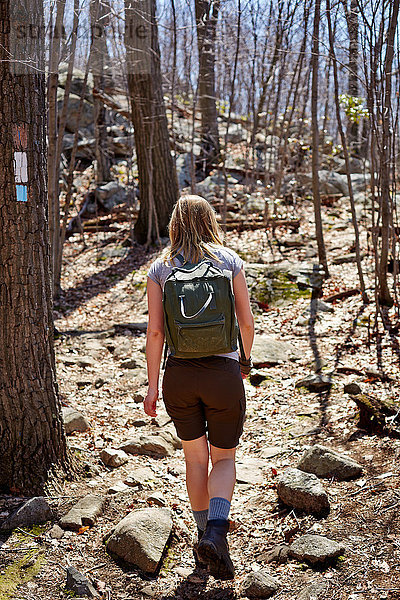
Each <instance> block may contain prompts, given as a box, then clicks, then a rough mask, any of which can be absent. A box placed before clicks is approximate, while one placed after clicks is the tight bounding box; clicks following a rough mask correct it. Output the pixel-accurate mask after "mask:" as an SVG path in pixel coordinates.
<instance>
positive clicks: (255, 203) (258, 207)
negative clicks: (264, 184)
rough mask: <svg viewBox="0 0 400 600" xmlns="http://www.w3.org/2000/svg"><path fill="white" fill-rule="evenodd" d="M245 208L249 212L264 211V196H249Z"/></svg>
mask: <svg viewBox="0 0 400 600" xmlns="http://www.w3.org/2000/svg"><path fill="white" fill-rule="evenodd" d="M245 208H246V210H247V212H248V213H264V210H265V200H264V198H249V199H248V200H247V201H246V205H245Z"/></svg>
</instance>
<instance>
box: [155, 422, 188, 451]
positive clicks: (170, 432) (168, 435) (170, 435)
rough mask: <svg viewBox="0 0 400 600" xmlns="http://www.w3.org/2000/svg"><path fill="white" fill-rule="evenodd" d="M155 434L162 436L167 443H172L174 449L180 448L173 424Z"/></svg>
mask: <svg viewBox="0 0 400 600" xmlns="http://www.w3.org/2000/svg"><path fill="white" fill-rule="evenodd" d="M157 435H158V436H160V437H162V438H163V439H164V440H165V441H166V442H168V443H169V444H172V446H173V447H174V449H175V450H182V441H181V440H180V439H179V438H178V436H177V435H176V433H175V428H174V426H173V425H172V426H169V427H165V428H164V429H162V430H161V431H160V432H157Z"/></svg>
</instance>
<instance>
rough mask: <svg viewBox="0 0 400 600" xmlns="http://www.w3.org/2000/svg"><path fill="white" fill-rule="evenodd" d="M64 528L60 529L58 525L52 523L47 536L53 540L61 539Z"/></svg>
mask: <svg viewBox="0 0 400 600" xmlns="http://www.w3.org/2000/svg"><path fill="white" fill-rule="evenodd" d="M64 533H65V531H64V529H61V527H60V526H59V525H53V527H52V528H51V529H50V531H49V536H50V537H51V538H52V539H53V540H61V538H63V537H64Z"/></svg>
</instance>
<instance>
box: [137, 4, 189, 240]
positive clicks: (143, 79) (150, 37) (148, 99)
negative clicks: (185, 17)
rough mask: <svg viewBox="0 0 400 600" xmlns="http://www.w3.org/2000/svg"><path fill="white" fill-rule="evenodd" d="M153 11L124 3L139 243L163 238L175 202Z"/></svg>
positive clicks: (152, 7)
mask: <svg viewBox="0 0 400 600" xmlns="http://www.w3.org/2000/svg"><path fill="white" fill-rule="evenodd" d="M155 13H156V3H155V0H141V1H140V2H133V1H132V0H125V20H126V26H125V45H126V49H127V69H128V87H129V94H130V99H131V105H132V122H133V126H134V130H135V145H136V155H137V162H138V171H139V199H140V211H139V216H138V220H137V222H136V225H135V229H134V235H135V238H136V239H137V241H138V242H139V243H141V244H145V243H148V242H149V239H150V241H151V242H155V241H156V240H157V239H158V237H160V236H161V237H162V236H166V235H168V227H167V226H168V222H169V218H170V215H171V212H172V207H173V205H174V203H175V202H176V200H177V198H178V180H177V177H176V171H175V168H174V163H173V160H172V156H171V151H170V146H169V135H168V127H167V117H166V114H165V106H164V99H163V92H162V80H161V70H160V51H159V45H158V32H157V22H156V17H155ZM150 223H151V228H150V235H149V224H150Z"/></svg>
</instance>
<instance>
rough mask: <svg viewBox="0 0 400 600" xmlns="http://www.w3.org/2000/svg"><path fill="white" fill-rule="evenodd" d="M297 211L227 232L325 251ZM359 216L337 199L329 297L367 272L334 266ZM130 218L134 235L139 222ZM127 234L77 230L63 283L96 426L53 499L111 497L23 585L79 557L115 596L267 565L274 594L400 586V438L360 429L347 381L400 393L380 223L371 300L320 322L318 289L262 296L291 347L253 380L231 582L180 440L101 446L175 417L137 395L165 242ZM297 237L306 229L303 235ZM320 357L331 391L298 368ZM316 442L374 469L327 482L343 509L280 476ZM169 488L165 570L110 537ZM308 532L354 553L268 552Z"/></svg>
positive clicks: (54, 577) (71, 389) (48, 549)
mask: <svg viewBox="0 0 400 600" xmlns="http://www.w3.org/2000/svg"><path fill="white" fill-rule="evenodd" d="M290 210H291V211H292V214H293V215H296V216H300V217H301V226H300V230H299V232H297V233H290V232H288V231H287V230H285V229H284V228H280V229H277V230H276V231H275V233H274V235H272V233H271V232H269V233H268V235H267V234H266V232H265V230H263V229H259V230H257V231H245V232H242V233H236V232H231V233H228V235H227V238H226V244H227V245H228V246H229V247H231V248H233V249H234V250H236V251H238V252H239V253H240V255H241V256H242V257H243V258H245V259H246V263H247V264H249V263H251V264H254V263H256V264H260V263H262V264H264V265H269V264H274V265H279V264H282V265H284V264H287V263H288V262H289V263H292V264H298V263H308V264H310V263H313V262H318V261H317V258H316V252H315V248H316V242H315V238H314V237H313V225H312V223H313V219H312V204H311V202H307V201H304V202H303V203H301V204H300V203H299V204H298V205H297V206H295V207H292V208H291V209H290ZM289 212H290V211H289ZM349 215H350V212H349V207H348V205H347V203H346V200H345V199H342V200H340V201H338V203H337V204H335V205H334V206H333V207H324V208H323V218H324V222H325V224H326V246H327V253H328V260H329V263H330V272H331V278H330V279H329V280H327V281H326V283H325V284H324V290H323V298H327V297H329V296H331V295H332V294H335V293H338V292H342V291H345V290H349V289H352V288H355V287H357V286H358V280H357V270H356V265H355V263H354V262H352V263H344V264H338V265H334V264H332V263H333V259H335V258H337V257H340V256H342V255H346V254H348V253H349V252H352V244H353V231H352V226H351V222H350V219H349ZM119 226H120V228H121V235H120V236H119V238H120V239H123V238H124V235H123V231H124V230H125V229H126V228H127V224H124V223H121V224H120V225H119ZM126 231H128V230H127V229H126ZM113 235H114V237H115V234H110V233H103V232H99V233H97V234H96V233H92V234H86V236H85V239H86V244H87V246H86V248H84V247H83V245H82V241H81V238H80V236H79V235H78V234H76V235H74V236H73V237H72V238H71V239H70V240H69V241H68V242H67V246H66V252H65V264H64V276H63V290H64V292H63V296H62V298H61V300H60V301H59V303H58V305H57V306H56V312H55V317H56V327H57V329H58V331H59V333H60V337H59V338H58V339H57V341H56V356H57V374H58V381H59V387H60V393H61V399H62V403H63V405H64V406H71V407H73V408H76V409H78V410H79V411H80V412H82V413H83V414H84V415H85V416H86V417H87V419H88V420H89V422H90V426H91V427H90V430H89V431H87V432H85V433H74V434H72V435H70V436H69V445H70V446H71V448H72V449H73V452H74V453H75V455H76V456H77V457H78V458H79V461H80V462H81V463H82V464H85V465H86V477H84V476H83V475H81V476H79V477H78V479H76V480H75V481H73V482H65V483H64V485H63V486H61V487H59V488H57V489H55V490H54V492H53V494H54V496H53V499H52V504H53V506H54V509H55V510H57V512H58V514H59V515H60V516H61V515H63V514H65V513H66V512H67V510H68V508H70V507H71V506H72V505H73V504H74V502H76V501H77V500H78V499H79V498H81V497H82V496H84V495H85V494H88V493H95V494H100V495H102V496H104V497H106V505H105V509H104V512H103V515H102V516H101V517H99V519H98V521H97V522H96V524H95V525H94V526H93V527H91V528H89V529H86V530H84V531H82V532H80V533H76V532H66V533H65V535H64V537H63V538H62V539H60V540H52V541H51V543H50V542H49V543H45V544H43V543H42V545H41V548H42V549H43V552H44V560H43V563H42V566H41V569H40V572H39V574H38V575H36V576H35V577H33V578H32V579H30V581H26V582H25V583H23V585H22V586H20V587H19V588H18V591H16V592H15V595H13V596H12V598H14V599H17V598H18V599H24V600H28V599H34V598H39V597H40V598H42V599H48V600H50V599H51V600H58V599H61V598H65V597H67V596H66V592H65V588H64V585H65V568H66V567H67V566H69V565H74V566H75V567H76V568H77V569H78V570H80V571H81V572H84V573H89V574H90V576H91V577H92V578H93V579H95V580H97V581H100V582H103V583H100V584H99V589H102V590H103V597H104V598H113V599H115V600H127V599H128V598H131V599H132V600H133V599H135V600H139V599H140V598H159V599H163V600H167V599H168V600H173V599H181V598H182V599H183V598H184V599H194V598H201V599H203V598H205V599H210V600H211V599H215V600H216V599H225V598H226V599H228V598H229V599H230V598H237V597H239V596H240V585H241V582H242V581H243V580H244V578H245V577H246V575H247V574H248V573H250V572H251V571H257V570H258V569H260V568H261V567H262V568H264V567H265V568H267V569H268V572H269V573H270V575H272V576H274V577H276V578H277V580H278V581H279V585H280V587H279V590H278V591H277V592H276V593H275V595H274V598H282V599H288V600H289V599H290V600H291V599H293V600H294V599H296V598H300V594H301V593H302V592H303V591H304V589H305V588H306V587H307V586H308V585H310V584H311V583H322V584H324V586H325V588H324V589H325V591H324V593H323V596H317V597H325V598H329V599H332V600H334V599H335V600H336V599H337V600H372V599H386V598H388V599H395V598H400V583H399V581H400V518H399V507H400V492H399V489H398V488H399V475H400V471H399V459H400V440H398V439H394V438H390V437H385V436H378V435H376V434H373V433H367V432H365V431H363V430H360V429H359V428H358V427H357V422H358V409H357V407H356V405H355V403H354V400H353V399H352V398H351V397H350V396H349V395H348V394H346V393H345V392H344V386H345V384H348V383H352V382H354V383H357V384H358V385H359V386H360V388H361V390H362V391H363V393H366V394H370V395H371V396H374V397H378V398H387V399H393V400H395V401H397V398H398V395H399V387H400V386H399V382H400V379H399V361H400V356H399V354H398V353H397V346H396V340H395V336H393V333H389V332H386V333H385V332H384V331H383V327H382V325H380V329H379V335H378V336H377V335H375V334H374V331H373V324H374V315H375V305H374V292H373V275H374V270H373V269H374V268H373V257H372V254H371V252H370V248H369V246H368V244H369V242H368V239H367V234H366V229H363V230H362V234H361V239H362V246H363V248H362V250H363V254H364V260H363V263H362V264H363V269H364V273H365V276H366V279H367V286H368V294H369V297H370V299H371V303H370V304H369V305H363V303H362V301H361V296H360V294H357V295H354V296H351V297H348V298H344V299H341V300H337V301H336V302H331V303H330V306H331V307H332V309H333V310H332V312H322V313H318V318H317V320H316V323H315V328H314V327H310V320H309V314H308V313H307V309H308V308H309V306H310V297H309V294H306V295H304V294H302V295H300V294H299V295H298V297H292V298H286V299H278V301H277V303H276V304H272V303H269V302H267V301H266V302H260V301H259V303H258V304H257V303H255V302H253V306H254V311H255V318H256V335H258V336H259V335H263V334H267V335H269V336H272V337H274V338H275V339H276V340H280V341H283V342H286V343H287V344H289V345H290V346H291V347H292V350H293V351H292V353H291V356H290V358H289V359H288V360H286V361H285V362H281V363H278V364H275V365H272V366H265V367H263V368H260V369H259V370H258V373H259V378H258V379H257V378H254V379H253V381H254V383H257V384H258V385H253V384H252V383H250V382H249V381H247V382H246V384H245V385H246V391H247V420H246V423H245V430H244V434H243V438H242V441H241V444H240V446H239V448H238V463H239V466H238V484H237V487H236V490H235V494H234V499H233V504H232V513H231V518H232V519H233V520H234V521H235V524H236V530H235V531H234V532H232V533H231V534H230V537H229V539H230V547H231V554H232V559H233V562H234V564H235V567H236V578H235V580H234V581H233V582H225V583H222V582H219V581H216V580H214V579H213V578H212V577H207V576H206V575H205V573H204V572H203V571H199V570H197V571H195V569H194V560H193V555H192V550H191V548H192V543H193V540H194V533H195V527H194V523H193V521H192V516H191V511H190V505H189V502H188V499H187V495H186V490H185V480H184V461H183V454H182V450H176V452H175V453H174V455H173V456H172V457H167V458H153V457H150V456H137V455H131V456H130V460H129V461H128V462H127V463H125V464H124V465H122V466H121V467H118V468H115V469H111V468H108V467H105V466H104V464H103V463H102V462H101V460H100V458H99V453H100V451H101V450H102V449H103V448H105V447H113V448H118V447H119V446H120V445H121V443H122V442H123V441H124V439H126V435H127V432H128V431H129V430H132V428H134V427H135V428H136V429H137V430H138V431H139V430H140V433H149V432H153V431H157V430H159V429H160V427H163V426H164V424H165V423H166V422H167V421H168V418H167V415H166V413H165V412H164V410H163V407H162V401H160V406H159V415H158V417H157V419H156V420H151V419H150V418H149V417H147V416H146V415H145V414H144V412H143V409H142V404H141V403H140V402H137V401H135V400H138V399H139V400H140V391H141V390H143V386H144V384H145V383H146V372H145V355H144V344H145V333H144V328H143V327H140V325H137V324H143V323H145V321H146V298H145V292H146V290H145V284H146V270H147V268H148V267H149V265H150V263H151V262H152V260H154V259H155V258H156V256H157V255H158V254H159V250H155V249H153V250H151V252H148V253H146V252H145V251H144V250H143V249H142V248H140V247H136V246H134V247H129V246H125V245H123V244H121V243H118V242H111V243H107V242H108V239H109V238H112V236H113ZM288 240H296V241H297V243H296V244H294V245H293V246H294V247H292V245H291V244H287V243H286V242H287V241H288ZM250 271H251V266H250V267H249V272H250ZM395 313H396V309H395V308H393V309H391V310H390V311H389V312H388V316H389V318H390V319H391V320H392V322H393V324H395V322H396V314H395ZM132 324H136V325H132ZM71 357H72V360H71ZM79 357H80V358H81V359H82V357H83V361H82V360H81V361H79ZM127 359H134V363H132V361H131V367H132V366H133V364H135V366H134V368H128V367H127V365H128V363H127ZM316 359H317V360H320V361H321V363H322V373H324V374H326V375H330V376H331V377H332V382H333V385H332V387H331V389H330V391H326V392H322V393H311V392H309V391H307V390H306V389H305V388H303V387H301V388H296V387H295V384H296V382H298V381H299V380H301V379H303V378H304V377H306V376H307V375H309V374H311V373H313V372H314V367H315V362H316ZM124 361H125V362H124ZM83 364H85V365H86V366H82V365H83ZM315 443H320V444H323V445H325V446H328V447H330V448H332V449H335V450H337V451H338V452H341V453H344V454H346V455H348V456H351V457H352V458H354V459H355V460H357V461H358V462H359V463H361V464H362V465H363V467H364V473H363V475H362V477H361V478H359V479H356V480H353V481H343V482H338V481H335V480H323V485H324V487H325V489H326V491H327V493H328V495H329V499H330V504H331V510H330V513H329V515H328V516H327V517H326V518H319V519H317V518H316V517H314V516H310V515H305V514H303V513H301V512H300V511H297V510H291V509H290V508H286V507H284V506H283V505H281V504H280V503H279V502H278V498H277V492H276V480H277V477H279V475H280V474H281V473H282V472H283V471H284V469H285V468H286V467H288V466H294V467H295V466H296V465H297V463H298V461H299V459H300V457H301V456H302V454H303V452H304V450H305V449H306V448H308V447H309V446H311V445H312V444H315ZM144 466H146V467H149V468H150V469H151V470H152V471H153V473H154V480H153V481H152V482H150V483H148V484H146V485H144V486H143V487H142V488H138V487H135V488H133V487H127V486H126V485H125V486H124V485H123V484H122V485H121V483H122V482H123V481H124V480H126V478H127V477H128V476H129V474H131V473H133V472H135V469H138V468H139V467H144ZM118 490H120V491H118ZM155 491H157V492H160V493H161V495H162V497H163V501H164V503H165V506H166V507H168V508H170V510H171V511H172V514H173V521H174V535H173V538H172V541H171V543H170V547H169V549H168V553H167V557H166V559H165V560H164V563H163V566H162V567H161V570H160V573H159V574H158V575H157V576H156V577H154V578H152V577H147V576H145V575H143V574H141V573H140V572H139V571H137V570H136V569H134V568H130V567H127V566H126V565H122V564H118V563H117V562H116V561H115V560H113V559H112V558H111V557H110V556H109V555H108V554H107V553H106V551H105V545H104V543H103V537H104V536H105V535H106V534H107V532H108V531H109V530H110V529H111V527H112V526H113V525H115V524H116V523H117V522H118V521H119V520H120V519H121V518H122V517H123V516H125V515H126V514H127V513H128V512H129V511H130V510H132V509H134V508H139V507H146V506H149V505H151V503H152V501H151V500H148V498H149V496H150V495H151V493H152V492H155ZM49 528H50V526H49V527H48V528H47V529H49ZM306 532H312V533H318V534H321V535H324V536H326V537H328V538H331V539H333V540H336V541H338V542H341V543H343V544H344V546H345V548H346V551H345V554H344V555H343V557H342V558H341V559H340V560H339V561H338V562H337V563H336V564H333V565H330V566H325V567H323V568H319V569H317V568H313V567H311V566H309V565H307V564H305V563H299V562H297V561H295V560H293V559H290V560H289V561H288V562H287V563H285V564H277V563H268V562H267V561H268V553H269V550H271V549H272V548H273V547H274V546H276V545H277V544H280V543H283V542H290V541H292V540H293V539H295V538H296V537H298V536H299V535H301V534H304V533H306ZM13 537H15V538H17V535H16V534H13ZM19 539H20V538H19ZM9 542H10V543H11V542H12V539H10V540H9ZM35 544H36V546H35ZM22 545H23V547H37V546H38V541H35V540H34V539H33V538H29V536H25V537H24V538H23V544H22ZM0 556H1V557H2V560H3V561H4V563H3V564H4V566H3V567H2V568H3V569H5V568H6V567H7V565H9V564H11V562H12V561H13V560H15V558H16V557H15V556H13V555H12V553H11V552H10V553H8V554H7V555H6V556H5V557H4V555H1V549H0ZM1 597H2V596H1V594H0V598H1ZM301 597H302V598H310V597H312V596H309V595H304V596H301Z"/></svg>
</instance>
